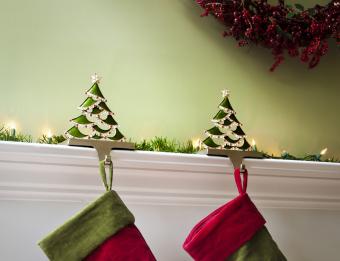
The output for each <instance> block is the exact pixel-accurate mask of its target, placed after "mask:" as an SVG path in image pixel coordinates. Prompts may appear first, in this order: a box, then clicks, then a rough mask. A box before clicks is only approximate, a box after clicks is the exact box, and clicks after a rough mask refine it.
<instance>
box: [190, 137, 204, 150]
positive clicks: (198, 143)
mask: <svg viewBox="0 0 340 261" xmlns="http://www.w3.org/2000/svg"><path fill="white" fill-rule="evenodd" d="M191 142H192V146H193V147H194V148H198V149H200V148H201V144H202V142H201V140H200V139H192V141H191Z"/></svg>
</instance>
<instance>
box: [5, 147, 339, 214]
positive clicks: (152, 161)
mask: <svg viewBox="0 0 340 261" xmlns="http://www.w3.org/2000/svg"><path fill="white" fill-rule="evenodd" d="M111 156H112V158H113V164H114V189H115V190H116V191H118V192H119V194H120V195H121V197H122V198H123V199H124V200H125V201H126V202H127V203H128V204H147V205H150V204H152V205H175V206H218V205H221V204H223V203H225V202H226V201H228V200H229V199H231V198H233V197H235V196H236V195H237V194H236V189H235V185H234V181H233V176H232V165H231V163H230V161H229V160H228V159H226V158H221V157H211V156H205V155H187V154H175V153H160V152H144V151H113V152H112V153H111ZM97 164H98V160H97V154H96V152H95V150H94V149H90V148H79V147H69V146H64V145H57V146H56V145H45V144H31V143H15V142H0V200H20V201H26V200H29V201H62V202H79V201H85V202H87V201H90V200H92V199H94V198H95V197H96V196H98V195H99V194H101V193H102V192H103V191H104V188H103V186H102V185H101V179H100V177H99V175H98V167H97ZM245 164H246V166H247V169H248V172H249V184H248V192H249V194H250V196H251V197H252V199H253V200H254V201H255V203H256V204H257V205H258V206H259V207H269V208H287V209H292V208H293V209H294V208H295V209H296V208H298V209H329V210H340V164H339V163H325V162H317V163H316V162H305V161H289V160H274V159H246V160H245Z"/></svg>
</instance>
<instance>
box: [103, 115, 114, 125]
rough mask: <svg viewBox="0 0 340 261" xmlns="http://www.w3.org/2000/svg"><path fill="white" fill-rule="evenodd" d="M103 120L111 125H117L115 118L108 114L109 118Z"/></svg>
mask: <svg viewBox="0 0 340 261" xmlns="http://www.w3.org/2000/svg"><path fill="white" fill-rule="evenodd" d="M103 122H105V123H106V124H108V125H110V126H113V125H114V126H117V122H116V121H115V120H114V118H113V117H112V116H111V115H109V116H107V118H106V119H105V120H103Z"/></svg>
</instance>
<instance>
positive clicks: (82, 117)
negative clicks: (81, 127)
mask: <svg viewBox="0 0 340 261" xmlns="http://www.w3.org/2000/svg"><path fill="white" fill-rule="evenodd" d="M71 121H73V122H74V123H78V124H90V123H92V122H91V121H89V120H88V119H87V118H86V116H85V115H80V116H78V117H77V118H74V119H72V120H71Z"/></svg>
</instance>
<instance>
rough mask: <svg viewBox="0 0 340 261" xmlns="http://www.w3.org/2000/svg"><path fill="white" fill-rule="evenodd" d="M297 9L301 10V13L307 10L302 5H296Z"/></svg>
mask: <svg viewBox="0 0 340 261" xmlns="http://www.w3.org/2000/svg"><path fill="white" fill-rule="evenodd" d="M295 8H296V9H298V10H300V11H301V12H302V11H304V10H305V8H304V7H303V5H301V4H295Z"/></svg>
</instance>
